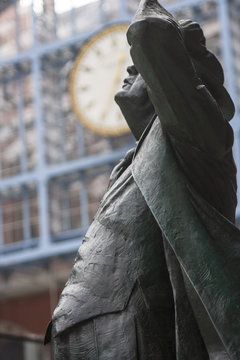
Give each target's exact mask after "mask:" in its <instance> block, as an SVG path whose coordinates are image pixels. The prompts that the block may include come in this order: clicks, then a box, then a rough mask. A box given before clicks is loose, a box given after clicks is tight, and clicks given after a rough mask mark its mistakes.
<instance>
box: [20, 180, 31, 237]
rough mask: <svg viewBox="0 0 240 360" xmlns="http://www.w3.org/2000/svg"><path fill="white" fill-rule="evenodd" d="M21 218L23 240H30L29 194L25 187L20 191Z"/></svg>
mask: <svg viewBox="0 0 240 360" xmlns="http://www.w3.org/2000/svg"><path fill="white" fill-rule="evenodd" d="M22 217H23V239H24V240H29V239H31V226H30V211H29V193H28V189H27V188H26V186H23V189H22Z"/></svg>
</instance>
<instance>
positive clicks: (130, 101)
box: [115, 65, 155, 140]
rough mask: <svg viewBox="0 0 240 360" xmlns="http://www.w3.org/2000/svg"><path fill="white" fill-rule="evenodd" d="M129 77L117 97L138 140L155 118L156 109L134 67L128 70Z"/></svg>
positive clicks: (116, 99)
mask: <svg viewBox="0 0 240 360" xmlns="http://www.w3.org/2000/svg"><path fill="white" fill-rule="evenodd" d="M127 72H128V77H127V78H126V79H124V81H123V86H122V89H121V90H120V91H118V92H117V94H116V95H115V101H116V102H117V104H118V105H119V107H120V109H121V111H122V113H123V115H124V117H125V119H126V121H127V123H128V125H129V127H130V129H131V131H132V133H133V135H134V136H135V138H136V139H137V140H138V139H139V138H140V136H141V135H142V133H143V131H144V129H145V128H146V126H147V125H148V123H149V122H150V120H151V119H152V117H153V116H154V113H155V111H154V107H153V105H152V103H151V101H150V100H149V97H148V91H147V85H146V83H145V81H144V80H143V78H142V76H141V75H140V74H139V73H138V71H137V69H136V68H135V66H134V65H132V66H129V67H128V68H127Z"/></svg>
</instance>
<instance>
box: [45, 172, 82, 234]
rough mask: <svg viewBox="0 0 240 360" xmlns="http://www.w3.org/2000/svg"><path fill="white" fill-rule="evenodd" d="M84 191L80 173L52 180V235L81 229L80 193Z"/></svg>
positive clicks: (50, 198)
mask: <svg viewBox="0 0 240 360" xmlns="http://www.w3.org/2000/svg"><path fill="white" fill-rule="evenodd" d="M81 191H84V189H83V185H82V180H81V179H80V175H79V174H78V173H74V174H70V175H66V176H61V177H58V178H55V179H52V180H51V181H50V184H49V201H50V227H51V233H52V234H58V233H62V232H65V231H68V230H73V229H80V228H81V226H82V222H81V204H80V196H81V195H80V193H81Z"/></svg>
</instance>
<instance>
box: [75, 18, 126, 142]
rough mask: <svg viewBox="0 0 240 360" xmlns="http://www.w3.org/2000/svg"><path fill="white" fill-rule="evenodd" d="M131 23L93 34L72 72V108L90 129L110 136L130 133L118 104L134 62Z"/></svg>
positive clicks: (115, 25)
mask: <svg viewBox="0 0 240 360" xmlns="http://www.w3.org/2000/svg"><path fill="white" fill-rule="evenodd" d="M127 27H128V24H122V23H121V24H114V25H111V26H108V27H107V28H105V29H103V30H101V31H100V32H98V33H97V34H96V35H94V36H92V37H91V38H90V39H89V40H88V41H87V42H86V43H85V44H84V45H83V47H82V48H81V50H80V53H79V55H78V56H77V58H76V60H75V63H74V66H73V69H72V71H71V75H70V94H71V100H72V105H73V110H74V112H75V113H76V115H77V117H78V118H79V120H80V121H81V122H82V123H83V124H84V125H85V126H86V127H87V128H89V129H91V130H93V131H95V132H97V133H99V134H102V135H108V136H117V135H121V134H124V133H126V132H129V128H128V125H127V123H126V121H125V120H124V118H123V116H122V114H121V112H120V110H119V108H118V106H117V104H116V103H115V102H114V95H115V93H116V92H117V91H118V90H120V89H121V86H122V81H123V79H124V78H125V77H126V76H127V72H126V68H127V66H129V65H131V63H132V60H131V57H130V54H129V45H128V43H127V40H126V30H127Z"/></svg>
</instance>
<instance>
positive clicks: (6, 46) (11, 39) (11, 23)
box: [0, 5, 17, 58]
mask: <svg viewBox="0 0 240 360" xmlns="http://www.w3.org/2000/svg"><path fill="white" fill-rule="evenodd" d="M0 24H1V25H0V26H1V32H0V43H1V47H0V57H1V58H7V57H10V56H12V55H14V54H15V53H16V52H17V40H16V33H17V31H16V21H15V7H14V6H13V5H10V6H7V7H6V8H5V10H3V11H1V12H0Z"/></svg>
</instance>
